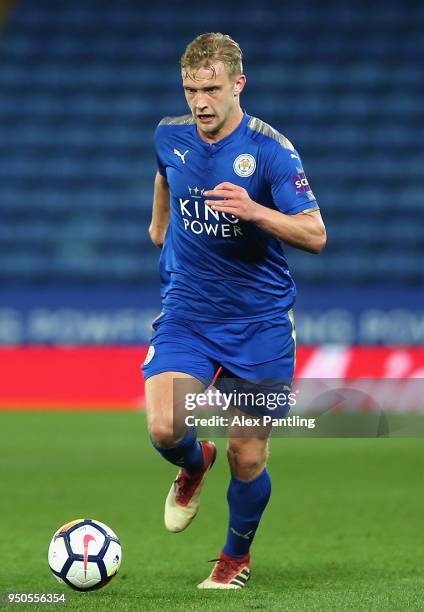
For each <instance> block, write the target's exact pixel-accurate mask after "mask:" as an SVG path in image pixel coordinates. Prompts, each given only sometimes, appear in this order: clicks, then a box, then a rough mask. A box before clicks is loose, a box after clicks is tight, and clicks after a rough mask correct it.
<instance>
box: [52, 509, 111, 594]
mask: <svg viewBox="0 0 424 612" xmlns="http://www.w3.org/2000/svg"><path fill="white" fill-rule="evenodd" d="M48 559H49V566H50V569H51V571H52V572H53V575H54V576H55V578H57V580H58V581H59V582H62V583H65V584H67V585H68V586H70V587H71V588H73V589H75V590H77V591H91V590H92V589H99V588H101V587H103V586H105V585H106V584H108V582H110V581H111V580H112V578H113V577H114V576H115V575H116V572H117V571H118V569H119V566H120V565H121V561H122V549H121V543H120V542H119V539H118V536H117V535H116V533H115V532H114V531H112V529H111V528H110V527H108V526H107V525H105V524H104V523H100V521H95V520H91V519H77V520H75V521H71V522H70V523H66V524H65V525H63V526H62V527H61V528H60V529H58V530H57V531H56V533H55V534H54V536H53V538H52V541H51V542H50V546H49V554H48Z"/></svg>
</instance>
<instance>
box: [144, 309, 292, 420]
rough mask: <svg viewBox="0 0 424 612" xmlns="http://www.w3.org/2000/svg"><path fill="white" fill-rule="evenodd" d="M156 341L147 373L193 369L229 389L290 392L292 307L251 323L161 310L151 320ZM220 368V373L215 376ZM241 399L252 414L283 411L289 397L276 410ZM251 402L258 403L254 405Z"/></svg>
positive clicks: (204, 379) (196, 374) (208, 381)
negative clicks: (196, 318)
mask: <svg viewBox="0 0 424 612" xmlns="http://www.w3.org/2000/svg"><path fill="white" fill-rule="evenodd" d="M152 329H153V334H152V336H151V344H150V347H149V350H148V353H147V356H146V359H145V362H144V364H143V374H144V377H145V379H147V378H150V377H151V376H155V375H156V374H160V373H162V372H181V373H185V374H189V375H191V376H193V377H194V378H196V379H198V380H200V381H201V382H203V383H204V385H205V387H208V386H209V385H210V384H211V382H212V381H213V386H214V388H216V389H219V390H220V391H222V392H225V393H231V392H232V391H234V392H237V393H244V394H246V393H254V394H256V395H257V394H261V395H264V394H268V395H269V394H276V393H286V394H287V393H288V392H289V391H290V386H291V382H292V379H293V373H294V367H295V359H296V332H295V325H294V318H293V311H292V310H290V311H289V312H285V313H283V314H281V315H280V316H279V317H274V318H273V319H272V320H266V321H257V322H249V323H246V322H244V323H240V322H209V321H190V320H188V319H183V318H180V317H176V316H174V315H170V314H168V313H161V314H160V315H159V316H158V317H157V318H156V319H155V320H154V321H153V323H152ZM217 373H218V376H216V375H217ZM249 397H250V401H249V402H245V403H244V404H243V403H237V408H239V409H240V410H242V411H243V412H246V413H248V414H250V415H253V416H263V415H264V414H271V416H273V417H284V416H286V415H287V413H288V412H289V410H290V406H289V405H287V403H286V404H285V405H284V406H282V405H279V404H278V405H277V406H275V405H274V404H275V402H273V403H272V405H273V408H272V413H270V412H268V410H267V406H266V405H262V404H263V398H262V400H261V402H260V405H259V402H256V401H254V402H252V401H251V396H249ZM252 403H253V404H254V405H252Z"/></svg>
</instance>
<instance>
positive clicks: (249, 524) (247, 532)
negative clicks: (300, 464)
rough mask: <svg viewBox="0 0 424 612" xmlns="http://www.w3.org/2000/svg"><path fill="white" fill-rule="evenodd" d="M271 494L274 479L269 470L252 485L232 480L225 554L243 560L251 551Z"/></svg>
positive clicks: (228, 493) (253, 481)
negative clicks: (272, 479)
mask: <svg viewBox="0 0 424 612" xmlns="http://www.w3.org/2000/svg"><path fill="white" fill-rule="evenodd" d="M270 495H271V478H270V476H269V473H268V470H267V469H266V468H265V469H264V470H263V471H262V472H261V473H260V474H259V476H257V477H256V478H255V479H254V480H251V481H249V482H242V481H241V480H237V478H235V477H234V476H232V477H231V481H230V486H229V487H228V492H227V500H228V505H229V509H230V523H229V526H228V532H227V541H226V543H225V546H224V548H223V551H224V553H225V554H227V555H230V556H231V557H243V556H244V555H246V554H247V553H248V552H249V549H250V546H251V544H252V541H253V538H254V537H255V533H256V529H257V528H258V525H259V521H260V520H261V516H262V514H263V512H264V510H265V507H266V505H267V503H268V500H269V497H270Z"/></svg>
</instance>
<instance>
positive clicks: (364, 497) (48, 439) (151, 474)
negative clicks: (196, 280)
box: [0, 412, 424, 612]
mask: <svg viewBox="0 0 424 612" xmlns="http://www.w3.org/2000/svg"><path fill="white" fill-rule="evenodd" d="M0 444H1V446H0V449H1V450H0V461H1V468H0V469H1V472H0V484H1V500H2V504H1V506H2V521H1V528H0V529H1V534H0V536H1V537H0V548H1V566H0V591H2V592H32V593H43V592H45V593H46V592H65V593H66V595H67V597H68V604H67V606H66V608H65V609H71V610H85V611H87V610H88V611H90V610H108V609H111V610H112V609H113V610H130V611H131V612H134V611H138V610H169V609H172V610H214V611H218V610H225V611H229V610H240V611H246V610H266V611H268V610H280V611H281V610H288V611H290V612H292V611H294V610H307V611H311V610H337V611H339V610H352V609H353V610H401V609H408V610H422V609H423V607H424V547H423V544H422V542H423V517H424V488H423V479H422V476H423V464H424V462H423V454H424V441H423V440H422V439H411V438H408V439H305V438H303V439H281V438H280V439H278V438H276V439H273V440H272V442H271V458H270V465H269V467H270V472H271V475H272V480H273V494H272V497H271V501H270V503H269V505H268V508H267V510H266V512H265V515H264V518H263V521H262V524H261V526H260V528H259V530H258V533H257V537H256V540H255V543H254V546H253V573H252V579H251V580H250V582H249V583H248V586H247V587H246V588H245V589H243V590H241V591H229V592H205V591H199V590H197V589H196V584H197V583H198V582H199V581H201V580H202V579H203V578H205V577H206V575H207V574H208V573H209V571H210V569H211V564H209V563H208V562H207V560H208V559H209V558H213V557H216V556H217V555H218V554H219V551H220V548H221V547H222V545H223V540H224V535H225V531H226V523H227V507H226V500H225V493H226V487H227V481H228V468H227V464H226V458H225V441H224V440H218V453H219V454H218V460H217V462H216V464H215V467H214V469H213V470H212V472H211V474H210V476H209V478H208V482H207V484H206V486H205V490H204V492H203V494H202V507H201V511H200V513H199V516H198V517H197V518H196V519H195V521H194V522H193V524H192V525H191V526H190V528H189V529H188V530H187V531H186V532H184V533H180V534H170V533H167V532H166V531H165V529H164V527H163V502H164V499H165V496H166V494H167V491H168V488H169V486H170V483H171V480H172V478H173V477H174V475H175V472H176V470H175V468H174V467H172V466H169V465H168V464H166V463H165V462H164V461H163V460H161V458H160V457H159V456H158V455H157V454H156V453H155V451H154V450H153V449H152V448H151V446H150V443H149V440H148V437H147V435H146V425H145V417H144V415H143V414H136V413H119V412H116V413H56V414H55V413H31V412H27V413H13V412H4V413H0ZM80 517H86V518H97V519H99V520H101V521H104V522H105V523H107V524H109V525H110V526H111V527H112V529H114V530H115V531H116V532H117V533H118V536H119V537H120V539H121V542H122V546H123V563H122V566H121V569H120V571H119V573H118V576H117V577H116V578H115V579H114V580H113V581H112V582H111V584H110V585H108V586H107V587H106V588H105V589H104V590H102V591H97V592H92V593H76V592H74V591H71V590H69V589H68V588H67V587H62V586H61V585H59V583H57V582H56V580H55V579H54V577H53V576H52V575H51V574H50V570H49V568H48V565H47V548H48V544H49V541H50V538H51V536H52V534H53V532H54V531H55V530H56V529H57V528H58V527H59V526H60V525H62V524H63V523H65V522H67V521H69V520H71V519H74V518H80ZM52 607H53V606H51V605H50V606H40V605H26V606H24V605H21V606H19V608H20V609H28V610H40V609H52Z"/></svg>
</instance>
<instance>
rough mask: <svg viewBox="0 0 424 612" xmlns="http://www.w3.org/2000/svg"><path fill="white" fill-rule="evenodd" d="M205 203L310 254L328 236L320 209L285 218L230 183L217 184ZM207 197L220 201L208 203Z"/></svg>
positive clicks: (282, 214)
mask: <svg viewBox="0 0 424 612" xmlns="http://www.w3.org/2000/svg"><path fill="white" fill-rule="evenodd" d="M204 195H205V196H206V197H207V198H208V199H206V200H205V204H208V205H209V206H211V208H212V209H213V210H217V211H219V212H223V213H229V214H232V215H234V216H235V217H237V218H238V219H241V220H243V221H250V222H252V223H256V224H257V225H259V227H261V228H262V229H263V230H265V231H266V232H269V233H270V234H272V236H275V237H276V238H278V239H279V240H283V241H284V242H286V243H287V244H290V245H291V246H294V247H296V248H298V249H302V250H304V251H308V252H310V253H320V252H321V251H322V250H323V248H324V247H325V244H326V241H327V237H326V231H325V226H324V222H323V220H322V217H321V214H320V211H319V209H318V208H317V207H316V208H314V209H313V210H304V211H301V212H299V213H297V214H292V215H288V214H285V213H283V212H280V211H279V210H273V209H271V208H268V207H267V206H263V205H262V204H258V202H254V201H253V200H252V199H251V198H250V196H249V194H248V193H247V191H246V189H244V188H243V187H240V186H239V185H234V184H233V183H227V182H225V183H220V184H219V185H217V186H216V187H215V189H212V190H209V191H205V192H204ZM209 198H219V199H216V200H209Z"/></svg>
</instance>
